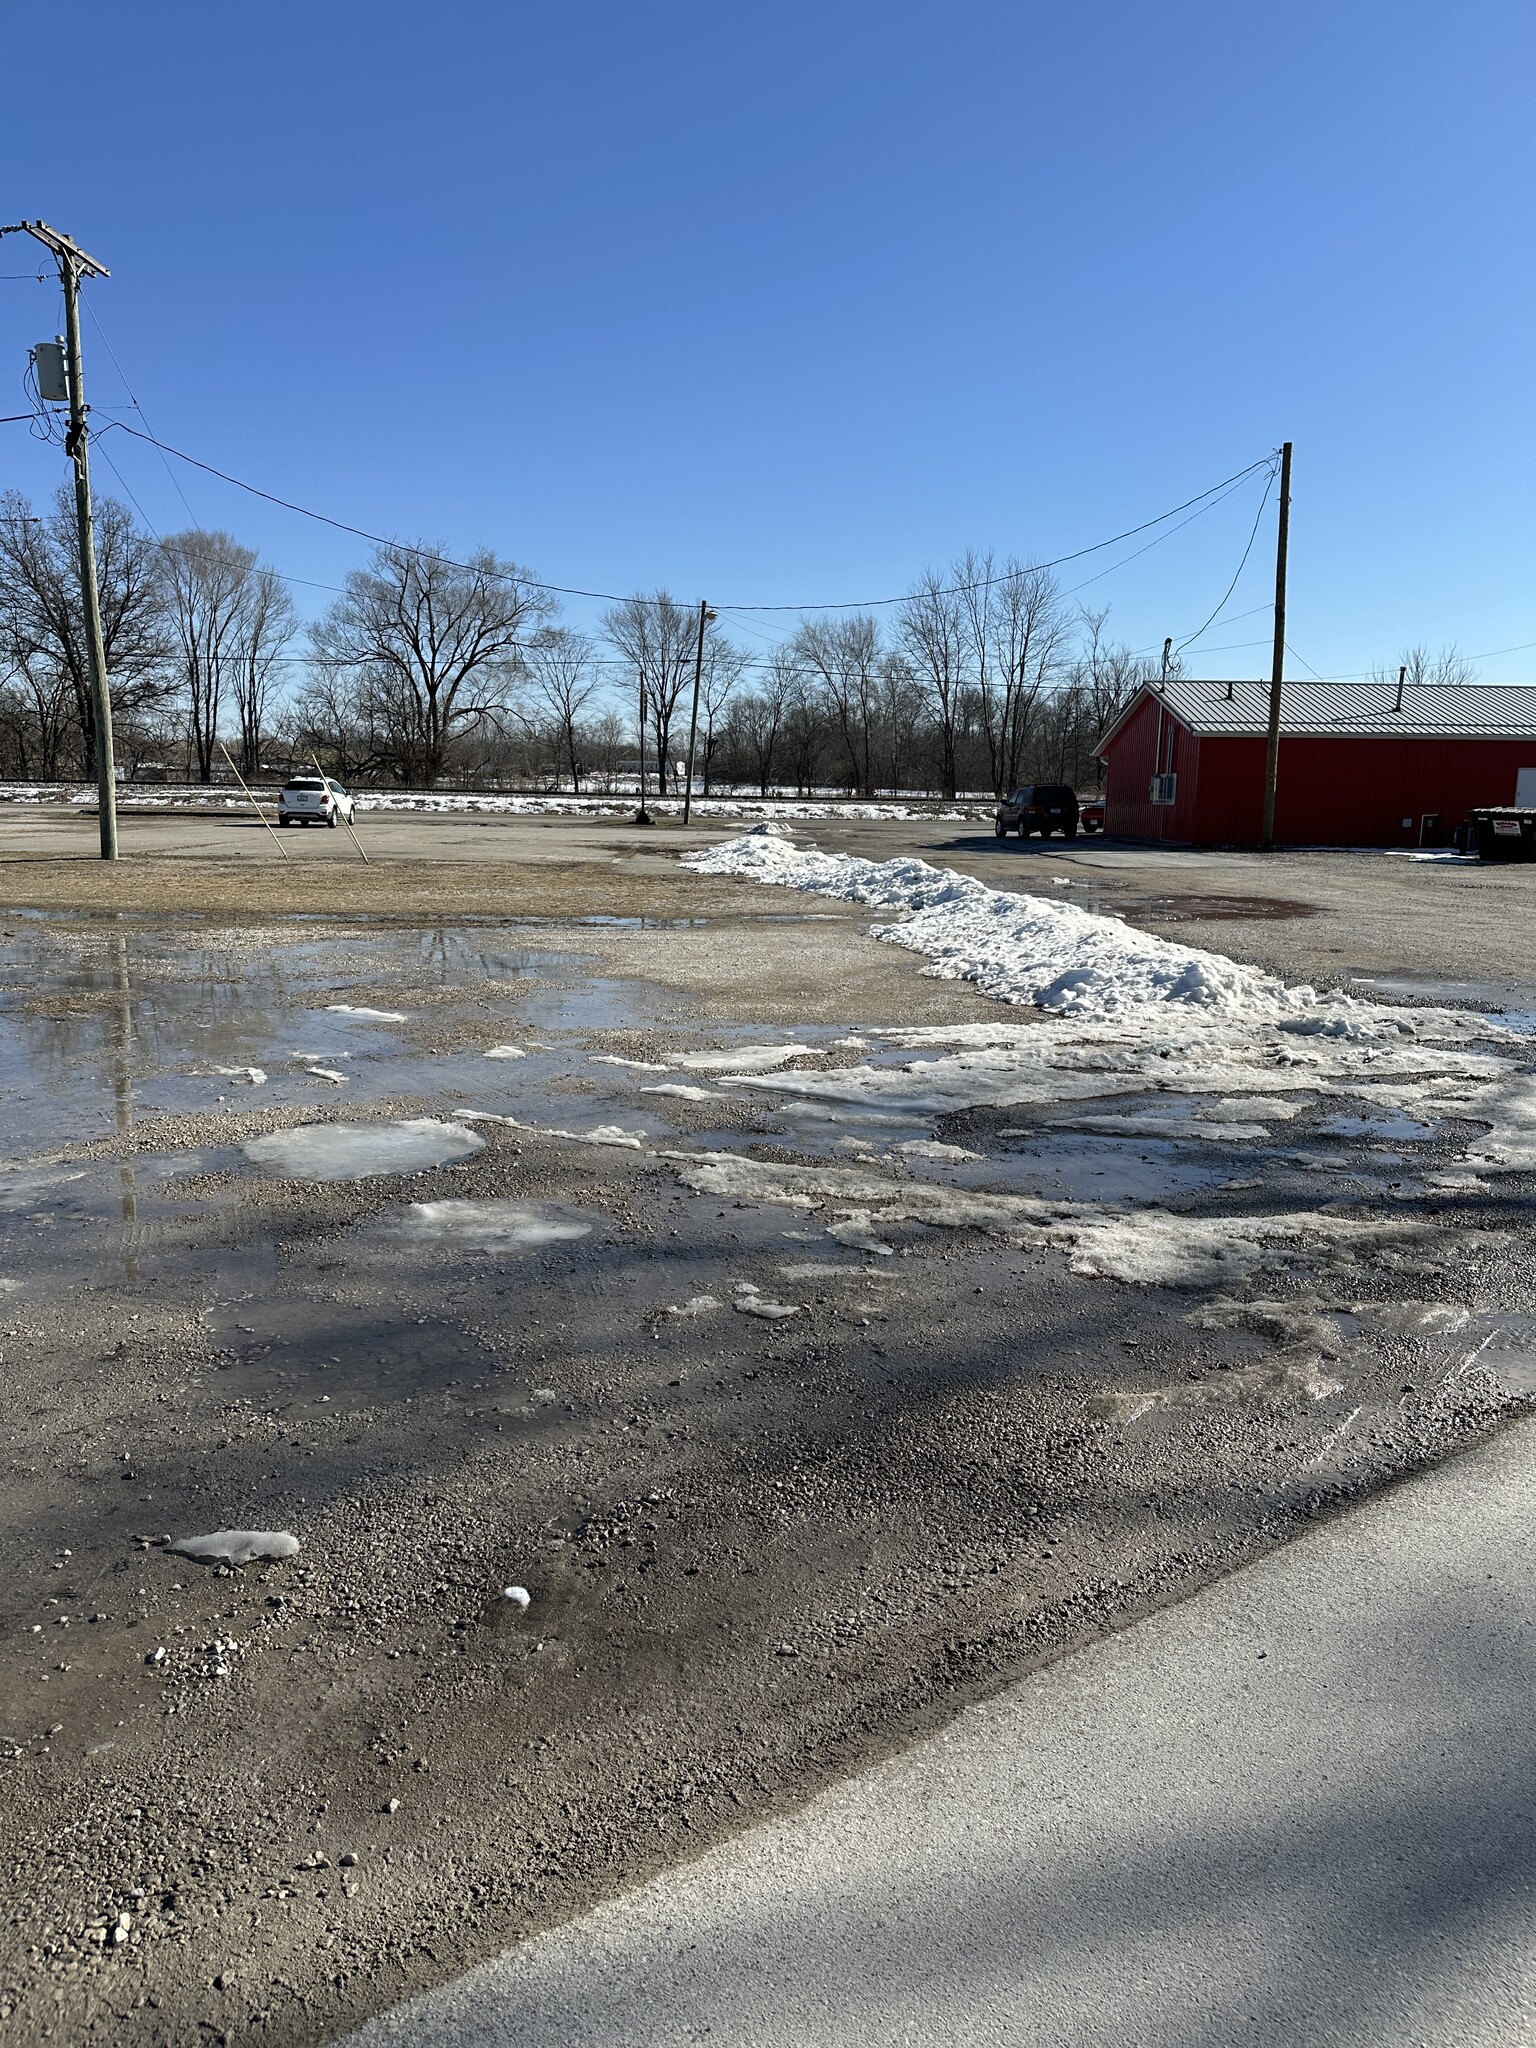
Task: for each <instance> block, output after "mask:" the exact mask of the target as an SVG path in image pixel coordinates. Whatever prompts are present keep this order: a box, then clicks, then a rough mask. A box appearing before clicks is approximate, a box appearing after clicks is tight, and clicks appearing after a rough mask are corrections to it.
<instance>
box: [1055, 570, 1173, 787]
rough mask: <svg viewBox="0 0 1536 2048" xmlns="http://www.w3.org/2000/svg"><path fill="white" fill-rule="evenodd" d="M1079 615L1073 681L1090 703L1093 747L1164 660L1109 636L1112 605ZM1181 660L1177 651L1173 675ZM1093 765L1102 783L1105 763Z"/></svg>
mask: <svg viewBox="0 0 1536 2048" xmlns="http://www.w3.org/2000/svg"><path fill="white" fill-rule="evenodd" d="M1078 616H1079V619H1080V622H1081V631H1082V641H1081V646H1080V650H1079V653H1078V656H1077V659H1076V660H1075V661H1074V662H1073V664H1072V669H1071V683H1072V687H1073V688H1074V689H1075V690H1077V691H1078V692H1079V693H1080V694H1081V696H1082V698H1083V701H1084V704H1085V706H1086V722H1087V724H1088V725H1089V726H1091V728H1092V731H1091V732H1090V733H1089V734H1088V736H1087V746H1088V747H1089V748H1090V749H1091V748H1093V747H1094V746H1095V745H1096V744H1097V743H1098V741H1099V740H1101V739H1102V738H1103V736H1104V734H1105V733H1106V732H1108V730H1109V728H1110V726H1111V725H1113V724H1114V722H1115V720H1116V719H1117V718H1118V717H1119V715H1120V713H1121V712H1122V711H1123V710H1124V709H1125V707H1126V705H1127V704H1128V703H1129V702H1130V700H1131V697H1132V695H1133V694H1134V692H1135V691H1136V690H1138V689H1139V688H1140V687H1141V685H1142V684H1143V683H1146V682H1151V681H1152V679H1153V678H1154V677H1155V676H1157V675H1160V674H1161V672H1162V663H1161V662H1160V661H1159V662H1153V661H1150V660H1148V659H1147V658H1146V657H1145V656H1143V655H1138V654H1133V653H1132V652H1131V650H1130V648H1129V647H1125V646H1123V645H1121V644H1120V643H1119V642H1118V641H1112V640H1110V639H1108V638H1107V637H1106V635H1105V630H1104V629H1105V626H1106V625H1107V624H1108V621H1109V607H1108V605H1105V606H1104V608H1103V610H1102V611H1090V610H1089V609H1088V608H1087V606H1084V608H1083V610H1082V611H1081V612H1080V613H1079V615H1078ZM1177 662H1178V656H1177V655H1175V656H1174V657H1173V659H1172V660H1171V661H1170V663H1169V669H1168V672H1169V674H1170V675H1176V674H1182V673H1183V668H1182V664H1180V665H1179V666H1178V667H1175V665H1174V664H1175V663H1177ZM1092 768H1093V776H1094V782H1095V785H1096V786H1101V785H1102V783H1103V780H1104V765H1103V763H1102V761H1100V760H1099V759H1098V757H1097V756H1094V757H1093V759H1092Z"/></svg>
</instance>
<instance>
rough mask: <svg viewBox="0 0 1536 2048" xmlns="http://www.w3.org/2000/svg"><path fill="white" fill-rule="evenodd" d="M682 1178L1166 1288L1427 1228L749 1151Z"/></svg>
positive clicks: (1366, 1246)
mask: <svg viewBox="0 0 1536 2048" xmlns="http://www.w3.org/2000/svg"><path fill="white" fill-rule="evenodd" d="M665 1156H667V1157H668V1158H669V1159H670V1160H671V1162H672V1163H673V1165H674V1167H675V1170H676V1172H677V1174H678V1177H679V1178H680V1179H681V1180H682V1182H683V1183H684V1185H685V1186H686V1187H690V1188H692V1189H693V1190H694V1191H695V1192H696V1193H699V1194H707V1195H712V1196H714V1197H716V1198H717V1199H718V1198H721V1197H725V1198H728V1199H736V1200H747V1201H758V1202H771V1203H777V1204H782V1205H785V1206H788V1207H794V1208H802V1209H811V1210H814V1209H818V1208H821V1207H824V1206H830V1207H832V1208H834V1209H841V1210H843V1212H844V1213H845V1214H851V1213H852V1212H853V1211H854V1209H855V1207H858V1208H859V1209H860V1210H861V1212H863V1213H866V1214H867V1216H868V1218H869V1221H870V1223H871V1224H874V1223H884V1224H890V1223H899V1222H911V1223H922V1224H926V1225H927V1226H928V1227H929V1228H931V1229H960V1230H965V1229H970V1230H984V1231H988V1232H991V1233H993V1234H994V1235H998V1236H1002V1237H1007V1238H1010V1239H1013V1240H1015V1241H1020V1240H1022V1241H1025V1242H1028V1241H1029V1240H1031V1239H1033V1240H1035V1241H1038V1242H1042V1243H1044V1244H1047V1245H1050V1246H1052V1247H1055V1248H1059V1249H1061V1250H1063V1251H1066V1252H1067V1253H1068V1254H1069V1256H1070V1263H1071V1265H1072V1268H1073V1270H1074V1271H1075V1272H1079V1273H1083V1274H1085V1275H1090V1276H1093V1277H1097V1278H1100V1279H1108V1280H1119V1281H1124V1282H1129V1283H1141V1284H1144V1285H1152V1286H1161V1287H1189V1288H1205V1287H1215V1286H1223V1285H1226V1284H1228V1283H1229V1282H1231V1281H1233V1280H1234V1279H1239V1278H1245V1277H1247V1276H1249V1275H1251V1274H1254V1273H1257V1272H1260V1271H1273V1270H1277V1269H1278V1268H1280V1267H1282V1266H1286V1265H1289V1264H1290V1263H1291V1262H1292V1261H1293V1259H1295V1258H1296V1257H1297V1256H1298V1255H1302V1256H1305V1257H1306V1258H1307V1260H1308V1261H1309V1262H1310V1263H1311V1264H1313V1265H1317V1264H1323V1265H1347V1264H1349V1263H1350V1262H1351V1261H1353V1260H1357V1259H1359V1258H1362V1257H1365V1256H1368V1255H1371V1254H1374V1253H1377V1252H1379V1251H1381V1250H1383V1249H1384V1248H1386V1247H1389V1246H1397V1245H1406V1244H1412V1243H1422V1242H1424V1241H1425V1240H1427V1239H1428V1238H1429V1236H1430V1234H1431V1233H1430V1232H1429V1230H1428V1228H1427V1227H1426V1226H1424V1225H1422V1224H1418V1223H1414V1222H1411V1221H1409V1220H1407V1219H1403V1218H1398V1217H1392V1218H1388V1219H1386V1220H1384V1221H1377V1220H1372V1219H1366V1220H1362V1219H1357V1218H1355V1217H1350V1216H1342V1215H1339V1214H1337V1213H1335V1212H1333V1211H1329V1210H1322V1209H1320V1210H1315V1211H1312V1210H1296V1211H1287V1212H1284V1213H1281V1214H1272V1215H1267V1216H1243V1217H1232V1216H1222V1217H1216V1218H1211V1219H1209V1220H1207V1219H1203V1218H1200V1217H1193V1216H1183V1215H1178V1214H1175V1213H1174V1212H1172V1211H1169V1210H1166V1209H1155V1208H1146V1209H1136V1210H1117V1209H1108V1208H1103V1209H1090V1208H1086V1207H1082V1206H1080V1205H1078V1204H1076V1203H1071V1202H1046V1201H1039V1200H1035V1199H1033V1198H1031V1197H1028V1196H1023V1195H1007V1194H997V1193H993V1192H991V1191H989V1190H985V1189H969V1188H947V1187H939V1186H935V1185H934V1184H932V1183H929V1182H923V1181H908V1182H897V1181H892V1180H888V1179H886V1178H884V1177H883V1176H881V1175H879V1174H876V1173H873V1172H866V1171H862V1170H860V1169H859V1168H856V1167H850V1166H795V1165H783V1164H780V1163H779V1162H778V1161H766V1160H759V1159H748V1158H746V1157H744V1156H743V1155H741V1154H740V1153H725V1152H716V1153H708V1152H706V1153H672V1154H669V1155H665Z"/></svg>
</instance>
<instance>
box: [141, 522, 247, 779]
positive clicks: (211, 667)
mask: <svg viewBox="0 0 1536 2048" xmlns="http://www.w3.org/2000/svg"><path fill="white" fill-rule="evenodd" d="M160 566H161V574H162V576H163V578H164V588H165V602H166V611H167V614H168V616H169V619H170V624H171V630H172V632H173V633H174V635H175V640H176V648H177V666H178V670H179V675H180V683H181V689H182V693H183V702H184V706H185V710H186V715H187V736H188V741H189V747H190V752H191V754H192V758H193V760H194V761H195V763H196V765H197V775H198V780H199V781H200V782H209V781H211V780H212V778H213V756H214V752H215V750H216V748H217V746H218V743H219V718H220V715H221V713H222V711H223V709H224V703H225V697H226V693H227V692H230V690H231V686H232V683H233V679H234V677H235V676H236V675H237V674H238V673H239V668H240V628H241V619H242V616H243V613H244V610H245V605H246V591H247V587H248V586H249V584H250V580H251V574H252V572H253V570H254V569H255V567H256V554H255V550H254V549H253V548H247V547H242V546H241V545H240V543H239V541H237V540H236V539H235V538H234V536H233V535H232V534H228V533H221V532H218V531H216V530H210V529H205V528H202V527H192V528H189V529H188V531H187V532H185V533H173V534H171V535H170V536H169V538H168V539H167V540H165V541H164V542H163V543H162V545H161V550H160Z"/></svg>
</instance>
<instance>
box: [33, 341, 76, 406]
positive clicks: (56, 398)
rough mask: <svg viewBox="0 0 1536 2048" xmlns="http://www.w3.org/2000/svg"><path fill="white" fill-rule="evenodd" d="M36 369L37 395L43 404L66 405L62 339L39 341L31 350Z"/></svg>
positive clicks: (66, 391) (66, 384)
mask: <svg viewBox="0 0 1536 2048" xmlns="http://www.w3.org/2000/svg"><path fill="white" fill-rule="evenodd" d="M32 366H33V368H34V369H35V370H36V371H37V395H38V397H39V398H40V399H42V400H43V402H44V404H45V405H68V403H69V376H68V373H67V372H66V370H65V368H64V344H63V342H62V341H40V342H39V343H38V344H37V346H36V347H35V348H34V349H33V351H32Z"/></svg>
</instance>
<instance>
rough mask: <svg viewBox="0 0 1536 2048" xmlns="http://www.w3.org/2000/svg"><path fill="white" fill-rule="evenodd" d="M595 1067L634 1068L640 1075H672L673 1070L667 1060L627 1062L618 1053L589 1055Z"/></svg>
mask: <svg viewBox="0 0 1536 2048" xmlns="http://www.w3.org/2000/svg"><path fill="white" fill-rule="evenodd" d="M587 1058H588V1062H589V1064H590V1065H592V1066H594V1067H633V1068H634V1070H635V1072H636V1073H638V1074H670V1073H671V1071H672V1068H671V1066H670V1064H669V1063H668V1062H667V1061H666V1060H626V1059H621V1058H620V1056H619V1055H618V1053H616V1052H594V1053H589V1054H588V1055H587Z"/></svg>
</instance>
